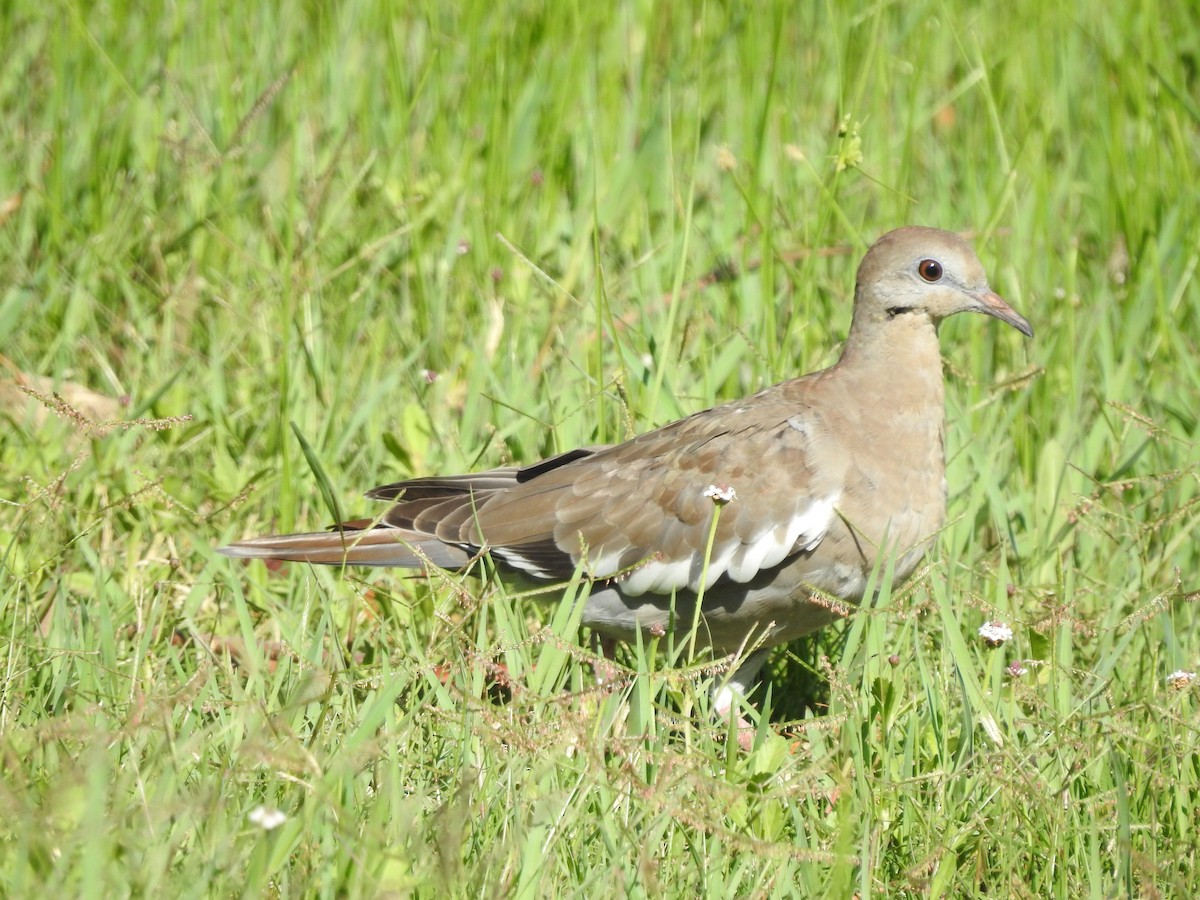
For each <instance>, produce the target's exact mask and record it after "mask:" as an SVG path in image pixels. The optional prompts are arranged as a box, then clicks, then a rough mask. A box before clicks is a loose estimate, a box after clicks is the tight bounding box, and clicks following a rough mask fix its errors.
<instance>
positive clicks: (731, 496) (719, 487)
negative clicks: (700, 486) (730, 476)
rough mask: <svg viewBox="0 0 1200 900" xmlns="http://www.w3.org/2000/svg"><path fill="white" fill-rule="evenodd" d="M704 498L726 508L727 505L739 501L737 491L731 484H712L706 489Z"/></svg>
mask: <svg viewBox="0 0 1200 900" xmlns="http://www.w3.org/2000/svg"><path fill="white" fill-rule="evenodd" d="M704 496H705V497H708V498H709V499H710V500H712V502H713V503H716V504H717V505H719V506H724V505H725V504H726V503H732V502H733V501H734V500H736V499H737V491H735V490H734V489H733V485H731V484H710V485H709V486H708V487H706V488H705V489H704Z"/></svg>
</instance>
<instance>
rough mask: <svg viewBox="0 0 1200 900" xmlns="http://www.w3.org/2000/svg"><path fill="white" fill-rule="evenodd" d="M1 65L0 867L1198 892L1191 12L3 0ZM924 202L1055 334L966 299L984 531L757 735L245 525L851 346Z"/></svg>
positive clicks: (1195, 190)
mask: <svg viewBox="0 0 1200 900" xmlns="http://www.w3.org/2000/svg"><path fill="white" fill-rule="evenodd" d="M0 48H2V49H3V53H0V114H2V118H0V121H2V122H3V124H4V127H3V128H0V339H2V343H0V354H2V356H0V362H2V363H3V371H2V372H0V379H2V383H0V401H2V402H0V412H2V413H3V424H4V428H3V430H2V431H0V491H2V494H0V540H2V546H3V553H0V650H2V651H3V653H2V658H3V664H4V671H3V680H2V682H0V760H2V765H3V769H4V777H3V779H2V780H0V805H2V807H3V808H4V809H5V810H6V814H5V816H4V817H3V821H0V892H2V893H4V894H5V895H8V896H28V895H30V894H32V893H33V892H35V891H51V892H53V893H55V894H59V895H75V896H104V897H109V896H129V895H147V894H166V895H171V896H208V895H236V894H246V895H259V896H262V895H267V896H276V895H278V896H285V895H286V896H341V897H359V896H381V895H390V896H404V895H408V894H413V893H416V894H421V895H426V896H429V895H440V894H450V895H464V896H485V895H504V896H520V897H524V896H540V895H576V894H585V893H586V894H591V895H603V896H611V895H627V896H657V895H662V894H666V895H680V896H682V895H697V894H703V895H704V896H788V895H799V896H817V895H829V896H837V897H845V896H850V895H852V894H854V895H857V896H861V897H867V896H874V895H880V896H904V895H928V896H935V897H936V896H962V895H976V894H988V895H993V896H996V895H1010V896H1038V897H1043V896H1061V897H1085V896H1086V897H1109V896H1114V895H1129V894H1137V895H1140V896H1194V895H1196V894H1197V893H1200V878H1198V877H1197V873H1196V855H1197V846H1200V844H1198V842H1197V840H1196V837H1195V834H1196V826H1197V820H1196V812H1195V810H1196V801H1197V793H1198V790H1200V740H1198V736H1197V716H1196V705H1197V702H1198V700H1200V697H1198V695H1197V693H1196V688H1195V687H1193V686H1191V685H1190V684H1189V683H1188V681H1187V679H1186V678H1184V677H1182V676H1180V677H1177V678H1175V679H1174V680H1171V679H1169V678H1168V676H1169V675H1170V674H1171V673H1177V672H1193V671H1196V669H1197V668H1198V667H1200V641H1198V639H1197V637H1196V635H1195V631H1196V625H1197V611H1196V600H1197V598H1198V597H1200V575H1198V574H1197V562H1198V557H1200V553H1198V549H1197V523H1198V521H1200V502H1198V500H1197V495H1198V491H1197V470H1198V463H1200V453H1198V452H1197V437H1198V435H1197V408H1198V406H1200V350H1198V346H1197V344H1198V339H1200V288H1197V285H1196V282H1195V277H1194V276H1195V270H1196V266H1197V262H1198V261H1200V221H1198V217H1197V209H1198V208H1200V172H1198V163H1200V100H1198V99H1197V98H1198V97H1200V74H1198V71H1197V69H1198V66H1200V12H1198V11H1197V8H1196V7H1195V5H1194V4H1191V3H1188V2H1170V0H1150V2H1147V3H1143V4H1100V3H1085V4H1083V5H1080V4H1071V3H1063V2H1050V3H1031V2H1021V0H1018V2H1016V3H1014V4H1008V5H994V6H987V5H983V6H980V5H977V4H968V3H955V2H938V3H932V2H922V0H916V2H911V3H903V4H878V5H874V6H852V5H849V4H837V3H830V4H824V5H820V6H812V7H807V8H806V7H804V6H803V5H796V4H786V3H766V4H757V5H746V4H723V3H715V2H710V3H701V4H654V3H649V2H621V3H614V4H594V5H591V6H587V5H578V6H577V5H574V4H539V3H531V2H516V3H478V2H466V3H460V4H441V3H429V2H422V0H414V2H411V3H406V4H390V3H384V2H372V0H343V2H338V3H312V2H309V3H302V2H277V3H265V2H264V3H252V4H244V5H238V4H220V3H212V4H203V3H179V4H163V5H162V6H161V7H155V6H154V5H152V4H138V3H130V2H119V0H115V2H110V3H97V4H89V3H78V2H62V3H33V2H30V0H12V2H10V3H9V4H7V5H6V6H5V8H4V10H3V11H2V12H0ZM905 223H920V224H928V225H936V226H939V227H943V228H948V229H954V230H959V231H963V232H965V233H969V234H970V235H971V236H972V239H973V240H974V242H975V244H976V246H977V249H979V251H980V254H981V256H982V258H983V259H984V262H985V265H986V266H987V267H988V270H989V273H990V275H991V281H992V285H993V286H994V287H995V288H996V289H997V290H998V291H999V292H1000V293H1001V294H1002V295H1003V296H1005V298H1006V299H1008V300H1009V301H1010V302H1011V303H1012V304H1013V305H1014V306H1015V307H1016V308H1017V309H1019V310H1020V311H1021V312H1023V313H1024V314H1025V315H1027V316H1028V318H1029V319H1030V320H1031V322H1032V323H1033V324H1034V327H1035V329H1036V332H1037V335H1036V338H1035V339H1034V340H1033V341H1032V342H1028V343H1026V342H1024V341H1023V340H1022V339H1021V338H1020V336H1019V335H1017V334H1015V333H1014V332H1011V330H1010V329H1004V328H1001V327H997V326H996V324H995V323H992V322H988V321H985V320H982V319H979V318H978V317H958V318H956V319H954V320H952V321H950V322H948V323H947V324H946V326H945V328H944V329H943V347H944V351H945V356H946V360H947V375H948V381H949V384H948V390H947V395H948V398H947V407H948V408H947V415H948V436H947V444H948V448H947V449H948V454H949V461H950V465H949V482H950V491H951V500H950V517H951V524H950V525H949V526H948V527H947V529H946V532H945V534H944V535H943V537H942V539H941V541H940V543H939V547H938V550H937V552H936V553H935V554H933V556H932V557H931V560H930V564H929V566H928V567H927V568H926V569H925V570H923V572H922V573H921V575H920V576H919V577H918V578H915V579H914V580H913V581H912V582H910V583H909V584H907V585H905V586H904V587H903V588H901V589H900V590H898V591H896V592H894V593H893V592H891V591H890V590H888V589H886V587H887V586H886V585H885V590H884V591H883V593H882V594H881V597H880V600H879V602H878V603H877V604H876V605H875V607H874V608H873V609H871V610H869V611H865V612H863V613H862V614H860V615H858V616H856V617H854V618H853V619H851V620H849V621H848V623H847V624H845V625H843V626H841V627H838V628H831V629H827V631H826V633H823V634H821V635H819V636H817V637H815V638H814V639H810V640H808V641H805V642H801V643H798V644H796V645H794V646H792V647H790V648H788V650H787V651H786V652H783V651H781V652H779V653H777V654H776V656H775V657H774V659H773V660H772V663H771V666H770V667H769V677H768V678H767V681H766V684H765V685H764V687H763V689H761V690H760V692H759V697H758V699H759V702H760V704H761V705H762V706H763V708H765V709H766V710H768V711H769V712H770V718H771V720H772V721H771V722H770V723H764V725H763V726H762V727H761V729H760V732H759V735H758V739H757V745H756V747H755V749H754V750H753V751H752V752H751V753H749V754H742V753H739V752H737V751H736V750H733V749H731V747H730V746H729V744H728V743H727V742H726V740H725V734H724V732H723V730H722V729H720V728H719V727H718V728H714V726H713V725H712V723H711V720H710V719H709V718H708V717H707V716H706V715H705V714H704V707H705V706H706V704H707V700H706V692H705V686H706V684H707V683H708V681H710V680H711V677H712V670H711V668H704V667H700V668H694V669H685V670H682V671H674V670H669V669H665V668H663V667H662V664H661V661H660V660H658V659H657V658H656V657H655V656H654V655H653V654H650V653H644V652H640V651H638V650H637V649H636V648H634V649H632V650H629V651H627V652H626V653H625V654H624V655H623V656H622V657H620V659H619V661H618V663H619V673H618V677H617V678H616V679H615V680H614V681H612V682H611V683H610V685H609V686H608V687H605V688H601V687H597V685H596V684H595V679H594V676H593V674H592V668H591V665H590V663H591V661H592V659H593V656H592V653H591V651H590V650H589V649H588V645H587V642H586V640H584V639H583V638H582V637H581V636H578V635H576V633H575V629H574V628H573V627H572V607H571V605H570V604H569V603H566V604H562V605H559V606H554V605H550V606H546V605H543V604H540V603H538V602H537V601H536V600H535V599H533V598H527V597H520V596H512V595H509V594H506V593H505V591H504V590H503V588H502V587H501V586H491V585H488V586H483V585H481V584H480V583H479V582H477V581H473V580H470V579H465V580H464V579H457V578H451V577H448V578H446V579H444V581H439V582H437V583H434V584H430V585H424V584H422V583H420V582H418V581H414V580H413V579H411V578H409V577H406V576H405V575H404V574H403V573H395V572H369V573H362V572H357V573H349V575H348V576H347V577H346V578H340V577H339V576H338V575H337V573H333V572H329V571H323V570H322V571H313V570H308V569H305V568H304V567H300V566H291V567H287V568H285V569H283V570H282V571H275V570H269V569H267V568H266V567H264V566H261V565H254V566H249V567H242V566H240V565H238V564H235V563H232V562H230V561H228V560H225V559H221V558H218V557H215V556H214V554H213V552H212V548H213V547H214V546H216V545H218V544H221V543H224V542H226V541H228V540H230V539H232V538H235V537H239V536H242V535H246V534H251V533H259V532H263V531H268V530H289V529H293V528H318V527H321V526H323V525H325V524H327V523H328V522H330V521H332V520H333V518H334V517H335V516H336V515H337V514H338V513H339V512H340V513H343V514H347V515H354V514H370V513H371V512H372V510H371V508H370V506H368V505H367V504H366V502H365V501H361V500H359V499H358V496H359V494H360V493H361V491H362V490H365V489H366V488H368V487H370V486H373V485H375V484H380V483H384V482H387V481H393V480H397V479H400V478H403V477H406V476H409V475H413V474H423V473H431V472H449V471H461V470H466V469H469V468H471V467H477V466H490V465H498V464H501V463H505V462H508V461H521V462H525V461H531V460H535V459H537V458H539V457H540V456H542V455H545V454H549V453H553V452H555V451H558V450H564V449H569V448H570V447H572V446H576V445H578V444H582V443H596V442H605V441H614V440H620V439H622V438H624V437H627V436H630V435H632V434H634V433H636V432H638V431H641V430H644V429H646V428H649V427H652V426H655V425H658V424H662V423H664V422H666V421H669V420H670V419H672V418H675V417H677V416H680V415H683V414H686V413H688V412H691V411H694V410H697V409H700V408H703V407H705V406H707V405H710V404H712V403H714V402H718V401H720V400H724V399H729V398H733V397H736V396H739V395H741V394H744V393H748V392H751V391H753V390H755V389H757V388H759V387H761V386H763V385H765V384H768V383H771V382H773V381H776V380H780V379H782V378H785V377H790V376H792V375H794V374H798V373H800V372H804V371H810V370H813V369H816V368H819V367H821V366H823V365H826V364H828V363H830V362H831V361H832V360H834V359H835V358H836V354H837V349H838V344H839V342H840V340H841V338H842V337H843V336H844V335H845V331H846V328H847V326H848V324H849V311H850V310H849V297H850V292H851V287H852V281H853V272H854V267H855V266H856V264H857V261H858V258H859V256H860V254H861V252H862V250H863V249H864V248H865V246H866V244H868V243H869V242H870V241H871V240H873V239H874V238H875V237H877V236H878V235H879V234H881V233H883V232H884V231H887V230H889V229H890V228H892V227H895V226H897V225H900V224H905ZM31 391H32V393H30V392H31ZM56 395H57V398H58V399H55V397H56ZM298 436H299V437H298ZM305 444H307V445H308V447H309V448H310V453H311V456H312V459H313V460H314V461H315V464H314V463H310V461H309V458H308V456H307V455H306V453H305V452H304V449H303V448H304V445H305ZM322 479H327V480H328V485H329V489H330V490H329V494H330V496H331V497H333V498H336V503H337V505H338V506H339V507H340V509H336V510H335V509H333V508H331V507H332V506H333V505H334V504H333V502H332V501H331V500H329V499H327V497H326V494H325V492H323V490H322V484H321V482H322ZM988 620H1003V621H1004V622H1006V623H1008V624H1010V625H1011V626H1012V628H1013V630H1014V632H1015V636H1014V639H1013V640H1012V641H1011V642H1010V643H1009V644H1007V645H1005V646H1004V647H1002V648H1000V649H989V648H988V647H986V646H985V645H984V644H983V643H981V642H980V641H979V640H978V638H977V637H976V631H977V629H978V627H979V626H980V625H981V624H982V623H983V622H985V621H988ZM695 710H698V712H696V713H695V714H691V713H692V712H693V711H695ZM276 810H277V811H279V812H280V813H282V814H283V816H284V820H283V822H282V824H279V825H277V827H274V828H266V827H265V826H264V824H263V823H264V819H263V815H262V814H263V812H264V811H265V812H273V811H276ZM266 824H272V823H270V822H269V821H267V822H266Z"/></svg>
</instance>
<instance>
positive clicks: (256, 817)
mask: <svg viewBox="0 0 1200 900" xmlns="http://www.w3.org/2000/svg"><path fill="white" fill-rule="evenodd" d="M246 818H247V819H249V820H250V821H251V823H253V824H255V825H257V826H258V827H259V828H261V829H262V830H263V831H271V830H272V829H274V828H278V827H279V826H280V825H282V824H283V823H284V822H286V821H287V813H285V812H283V811H282V810H279V809H276V808H275V807H273V806H256V807H254V809H252V810H250V812H248V813H247V814H246Z"/></svg>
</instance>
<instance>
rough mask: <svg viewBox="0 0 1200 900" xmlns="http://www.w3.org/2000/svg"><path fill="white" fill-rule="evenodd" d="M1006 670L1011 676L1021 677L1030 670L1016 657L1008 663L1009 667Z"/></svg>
mask: <svg viewBox="0 0 1200 900" xmlns="http://www.w3.org/2000/svg"><path fill="white" fill-rule="evenodd" d="M1005 671H1006V672H1007V673H1008V677H1009V678H1020V677H1021V676H1022V675H1024V674H1025V673H1027V672H1028V671H1029V670H1028V669H1027V668H1025V663H1023V662H1022V661H1021V660H1019V659H1014V660H1013V661H1012V662H1010V663H1009V664H1008V668H1007V669H1005Z"/></svg>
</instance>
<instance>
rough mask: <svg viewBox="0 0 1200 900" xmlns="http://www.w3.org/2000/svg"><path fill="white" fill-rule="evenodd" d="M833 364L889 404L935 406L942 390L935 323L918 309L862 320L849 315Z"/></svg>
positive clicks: (940, 356)
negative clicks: (848, 324)
mask: <svg viewBox="0 0 1200 900" xmlns="http://www.w3.org/2000/svg"><path fill="white" fill-rule="evenodd" d="M836 368H837V369H838V370H839V377H841V378H843V379H846V380H848V381H856V382H860V383H861V389H862V390H863V391H865V392H866V395H867V396H870V395H874V396H875V397H876V398H877V399H878V401H879V403H880V404H882V405H884V406H888V405H889V403H890V401H891V400H894V401H895V404H894V405H893V406H892V408H893V409H895V408H897V407H905V408H908V409H910V410H911V409H912V407H913V406H914V405H916V406H920V405H925V404H928V405H930V406H937V407H939V408H940V406H941V404H942V400H943V397H944V394H945V390H944V384H943V379H942V354H941V347H940V346H939V344H938V333H937V325H936V324H935V323H934V321H933V320H932V319H931V318H930V317H929V316H928V315H926V314H924V313H923V312H917V311H913V312H904V313H899V314H897V315H894V316H890V317H888V318H882V319H874V320H870V321H864V320H862V319H860V318H858V317H855V320H854V322H853V323H852V324H851V326H850V333H849V335H847V337H846V343H845V346H844V348H843V350H842V356H841V359H839V360H838V363H837V366H836Z"/></svg>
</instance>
